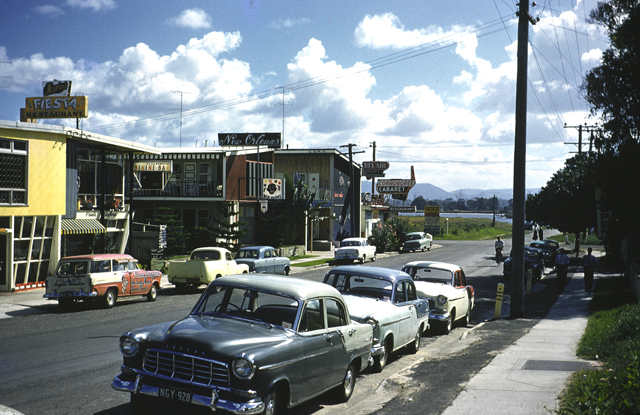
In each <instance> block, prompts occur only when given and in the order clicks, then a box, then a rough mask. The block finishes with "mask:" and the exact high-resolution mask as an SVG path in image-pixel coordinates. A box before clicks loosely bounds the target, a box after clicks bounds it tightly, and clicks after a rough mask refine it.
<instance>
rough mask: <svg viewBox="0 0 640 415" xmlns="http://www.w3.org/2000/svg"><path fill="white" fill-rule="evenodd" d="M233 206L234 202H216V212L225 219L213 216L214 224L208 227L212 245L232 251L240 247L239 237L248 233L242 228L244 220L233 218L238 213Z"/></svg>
mask: <svg viewBox="0 0 640 415" xmlns="http://www.w3.org/2000/svg"><path fill="white" fill-rule="evenodd" d="M235 207H236V204H235V203H234V202H222V203H220V204H218V212H219V213H220V214H221V215H222V216H223V217H224V218H225V219H223V220H219V219H215V218H214V219H213V221H214V222H215V226H212V227H211V228H209V230H210V231H211V233H212V234H213V241H212V242H213V243H212V245H214V246H221V247H223V248H226V249H228V250H230V251H233V252H235V251H237V250H238V249H240V245H241V243H240V239H242V238H244V237H245V236H247V235H248V234H249V231H248V230H247V229H244V228H243V225H246V222H243V221H239V220H234V219H233V218H236V217H237V216H238V214H239V212H238V211H237V210H236V209H235Z"/></svg>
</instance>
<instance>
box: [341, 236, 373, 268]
mask: <svg viewBox="0 0 640 415" xmlns="http://www.w3.org/2000/svg"><path fill="white" fill-rule="evenodd" d="M333 255H334V259H335V260H336V261H354V260H357V261H360V263H361V264H364V261H366V260H367V259H370V260H371V262H373V261H375V260H376V247H375V246H374V245H369V242H367V240H366V239H365V238H345V239H343V240H342V241H340V248H338V249H336V250H335V252H334V254H333Z"/></svg>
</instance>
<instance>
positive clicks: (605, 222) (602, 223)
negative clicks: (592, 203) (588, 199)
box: [596, 204, 611, 239]
mask: <svg viewBox="0 0 640 415" xmlns="http://www.w3.org/2000/svg"><path fill="white" fill-rule="evenodd" d="M596 208H597V213H598V217H597V220H598V238H600V239H603V238H604V237H605V236H606V235H607V232H608V231H609V219H610V218H611V211H610V210H607V211H604V210H600V205H599V204H598V205H597V206H596Z"/></svg>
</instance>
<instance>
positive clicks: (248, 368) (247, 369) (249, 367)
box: [232, 356, 256, 379]
mask: <svg viewBox="0 0 640 415" xmlns="http://www.w3.org/2000/svg"><path fill="white" fill-rule="evenodd" d="M232 368H233V373H234V374H235V375H236V376H237V377H239V378H240V379H251V377H253V374H254V373H255V370H256V366H255V364H254V363H253V361H252V360H250V359H248V358H246V357H245V356H238V357H236V358H235V360H234V361H233V365H232Z"/></svg>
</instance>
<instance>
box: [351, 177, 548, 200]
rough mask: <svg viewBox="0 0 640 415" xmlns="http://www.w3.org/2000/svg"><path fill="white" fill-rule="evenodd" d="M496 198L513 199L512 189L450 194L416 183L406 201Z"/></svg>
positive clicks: (368, 184) (364, 184) (368, 183)
mask: <svg viewBox="0 0 640 415" xmlns="http://www.w3.org/2000/svg"><path fill="white" fill-rule="evenodd" d="M362 191H363V192H370V191H371V181H369V180H363V181H362ZM539 191H540V189H526V190H525V194H530V193H538V192H539ZM494 195H495V196H496V197H497V198H498V199H502V200H510V199H513V190H512V189H488V190H483V189H458V190H454V191H452V192H447V191H446V190H443V189H441V188H439V187H437V186H434V185H432V184H429V183H416V185H415V186H413V188H412V189H411V190H410V191H409V197H408V199H407V200H408V201H411V200H413V199H415V198H416V197H418V196H422V197H423V198H425V199H426V200H445V199H449V198H451V199H454V200H456V199H457V198H458V197H460V198H462V199H473V198H475V197H482V198H485V199H490V198H492V197H493V196H494Z"/></svg>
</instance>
